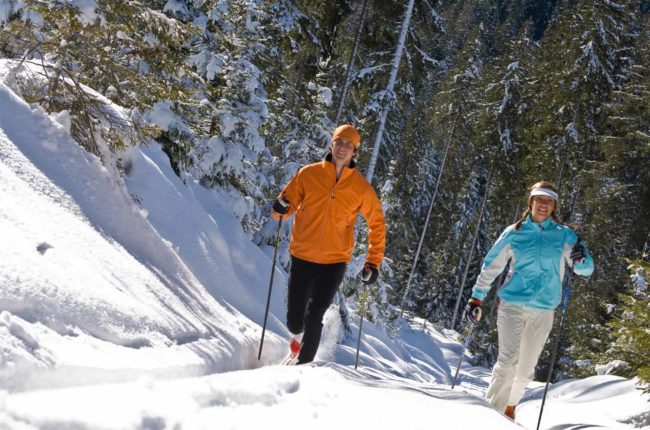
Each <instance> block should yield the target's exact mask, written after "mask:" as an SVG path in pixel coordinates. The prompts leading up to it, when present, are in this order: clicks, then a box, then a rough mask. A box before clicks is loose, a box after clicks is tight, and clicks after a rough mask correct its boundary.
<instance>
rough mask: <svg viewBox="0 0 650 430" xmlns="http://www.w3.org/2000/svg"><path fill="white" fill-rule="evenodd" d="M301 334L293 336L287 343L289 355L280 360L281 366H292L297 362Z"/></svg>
mask: <svg viewBox="0 0 650 430" xmlns="http://www.w3.org/2000/svg"><path fill="white" fill-rule="evenodd" d="M302 335H303V333H298V334H294V335H293V337H292V338H291V340H290V341H289V355H288V356H287V358H285V359H284V360H282V364H294V363H295V362H296V360H298V355H299V354H300V346H301V345H302Z"/></svg>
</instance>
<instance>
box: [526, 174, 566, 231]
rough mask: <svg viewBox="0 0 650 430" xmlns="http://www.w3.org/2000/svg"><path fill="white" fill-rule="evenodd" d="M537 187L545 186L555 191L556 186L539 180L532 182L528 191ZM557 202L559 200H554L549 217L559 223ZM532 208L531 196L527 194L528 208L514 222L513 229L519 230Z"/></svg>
mask: <svg viewBox="0 0 650 430" xmlns="http://www.w3.org/2000/svg"><path fill="white" fill-rule="evenodd" d="M537 188H546V189H547V190H551V191H554V192H555V193H557V187H556V186H555V184H554V183H553V182H548V181H539V182H537V183H535V184H533V186H532V187H530V191H533V190H535V189H537ZM559 203H560V202H558V201H557V200H555V207H554V208H553V212H551V217H552V218H553V221H555V222H556V223H558V224H559V223H560V220H559V218H558V215H557V208H558V206H559ZM532 210H533V196H528V208H527V209H526V210H525V211H524V213H523V215H522V216H521V218H520V219H519V221H517V222H516V223H515V230H519V229H520V228H521V224H523V222H524V221H526V218H528V215H530V213H531V212H532Z"/></svg>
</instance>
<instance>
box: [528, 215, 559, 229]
mask: <svg viewBox="0 0 650 430" xmlns="http://www.w3.org/2000/svg"><path fill="white" fill-rule="evenodd" d="M526 224H528V225H530V226H531V227H537V228H539V229H542V230H546V229H547V228H549V227H551V226H552V225H554V224H555V223H554V222H553V217H551V216H549V217H548V218H546V219H545V220H544V221H542V222H535V221H533V216H532V215H528V218H527V219H526Z"/></svg>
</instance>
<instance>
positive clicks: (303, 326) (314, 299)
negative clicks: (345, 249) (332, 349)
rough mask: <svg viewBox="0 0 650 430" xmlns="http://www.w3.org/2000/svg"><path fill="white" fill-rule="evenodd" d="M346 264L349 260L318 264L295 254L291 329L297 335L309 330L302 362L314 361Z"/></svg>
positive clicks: (289, 302) (289, 304) (289, 316)
mask: <svg viewBox="0 0 650 430" xmlns="http://www.w3.org/2000/svg"><path fill="white" fill-rule="evenodd" d="M345 266H346V263H334V264H318V263H311V262H309V261H305V260H301V259H299V258H296V257H291V269H290V270H289V292H288V296H287V328H288V329H289V331H290V332H291V333H293V334H298V333H300V332H302V331H304V332H305V334H304V335H303V337H302V347H301V348H300V355H299V356H298V364H302V363H309V362H311V361H313V360H314V356H315V355H316V351H318V344H319V343H320V336H321V332H322V331H323V315H325V311H327V308H328V307H329V305H330V303H332V299H334V295H335V294H336V291H337V290H338V288H339V285H341V282H342V281H343V275H344V274H345Z"/></svg>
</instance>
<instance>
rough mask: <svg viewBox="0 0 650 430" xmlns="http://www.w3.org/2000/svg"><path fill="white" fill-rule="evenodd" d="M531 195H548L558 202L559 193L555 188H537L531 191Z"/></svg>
mask: <svg viewBox="0 0 650 430" xmlns="http://www.w3.org/2000/svg"><path fill="white" fill-rule="evenodd" d="M530 196H531V197H533V196H546V197H550V198H552V199H553V200H555V201H556V202H557V200H558V196H557V193H556V192H555V191H553V190H549V189H548V188H535V189H534V190H533V191H531V192H530Z"/></svg>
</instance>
